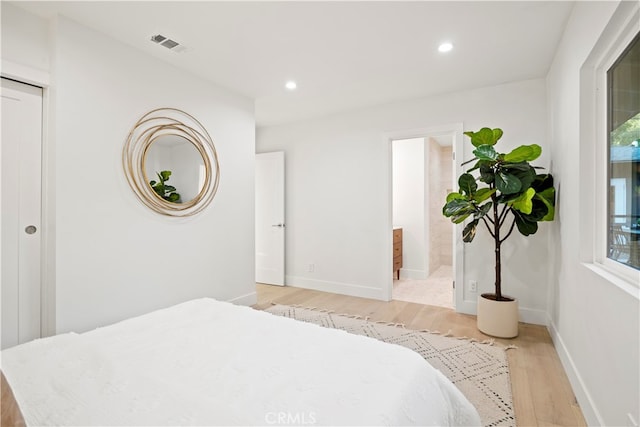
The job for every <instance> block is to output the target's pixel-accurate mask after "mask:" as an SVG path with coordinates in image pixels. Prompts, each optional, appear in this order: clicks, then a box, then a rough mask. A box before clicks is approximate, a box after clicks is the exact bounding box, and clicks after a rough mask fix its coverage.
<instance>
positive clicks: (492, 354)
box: [265, 304, 516, 426]
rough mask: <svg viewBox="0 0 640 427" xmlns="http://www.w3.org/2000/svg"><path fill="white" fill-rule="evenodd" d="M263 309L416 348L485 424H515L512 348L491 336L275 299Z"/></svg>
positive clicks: (412, 348)
mask: <svg viewBox="0 0 640 427" xmlns="http://www.w3.org/2000/svg"><path fill="white" fill-rule="evenodd" d="M265 311H268V312H270V313H273V314H276V315H279V316H285V317H290V318H293V319H297V320H301V321H304V322H310V323H315V324H318V325H320V326H324V327H327V328H336V329H342V330H344V331H347V332H350V333H352V334H358V335H365V336H368V337H371V338H375V339H378V340H380V341H384V342H388V343H392V344H398V345H402V346H404V347H407V348H410V349H411V350H414V351H417V352H418V353H419V354H420V355H421V356H422V357H424V358H425V359H426V360H427V361H428V362H429V363H430V364H431V365H432V366H433V367H435V368H436V369H438V370H440V371H441V372H442V373H443V374H444V375H446V377H447V378H449V380H451V382H452V383H454V384H455V385H456V387H458V388H459V389H460V391H462V393H464V395H465V396H466V397H467V399H469V401H470V402H471V403H472V404H473V405H474V406H475V407H476V409H477V410H478V413H479V414H480V418H481V419H482V423H483V425H484V426H515V425H516V421H515V415H514V411H513V398H512V396H511V381H510V378H509V365H508V363H507V355H506V350H507V349H508V347H506V348H505V347H500V346H497V345H493V342H492V341H489V342H478V341H474V340H470V339H467V338H452V337H448V336H443V335H439V334H438V333H434V332H429V331H415V330H411V329H405V328H404V327H402V325H394V324H385V323H376V322H371V321H368V320H366V319H362V318H358V317H354V316H348V315H340V314H335V313H332V312H328V311H323V310H315V309H308V308H301V307H295V306H286V305H278V304H275V305H273V306H271V307H269V308H267V309H266V310H265Z"/></svg>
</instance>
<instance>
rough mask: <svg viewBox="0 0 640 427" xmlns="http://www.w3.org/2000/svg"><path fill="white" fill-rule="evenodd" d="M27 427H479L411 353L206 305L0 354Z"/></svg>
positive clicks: (440, 378)
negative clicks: (338, 426)
mask: <svg viewBox="0 0 640 427" xmlns="http://www.w3.org/2000/svg"><path fill="white" fill-rule="evenodd" d="M2 370H3V371H4V372H5V375H6V377H7V380H8V381H9V384H10V385H11V387H12V388H13V391H14V394H15V397H16V400H17V402H18V404H19V406H20V408H21V410H22V412H23V415H24V417H25V420H26V422H27V424H28V425H83V426H84V425H87V426H89V425H92V426H95V425H102V426H111V425H120V426H125V425H127V426H137V425H265V426H268V425H279V426H282V425H306V426H309V425H354V426H355V425H389V426H391V425H393V426H395V425H419V426H427V425H437V426H447V425H479V424H480V419H479V416H478V414H477V412H476V410H475V409H474V408H473V406H472V405H471V404H470V403H469V402H468V401H467V399H466V398H465V397H464V396H463V395H462V393H460V391H459V390H458V389H457V388H456V387H455V386H454V385H453V384H452V383H451V382H450V381H449V380H448V379H447V378H446V377H445V376H444V375H442V374H441V373H440V372H439V371H437V370H435V369H434V368H432V367H431V365H429V364H428V363H427V362H426V361H425V360H424V359H423V358H422V357H421V356H420V355H419V354H417V353H415V352H413V351H411V350H409V349H406V348H404V347H400V346H396V345H391V344H387V343H383V342H381V341H377V340H375V339H371V338H367V337H363V336H359V335H352V334H348V333H346V332H343V331H339V330H335V329H327V328H322V327H320V326H316V325H312V324H308V323H302V322H298V321H295V320H292V319H288V318H284V317H279V316H274V315H272V314H269V313H266V312H261V311H257V310H254V309H251V308H248V307H241V306H235V305H233V304H230V303H224V302H219V301H215V300H212V299H199V300H193V301H189V302H186V303H183V304H179V305H176V306H173V307H170V308H167V309H163V310H158V311H155V312H152V313H149V314H146V315H143V316H140V317H136V318H133V319H129V320H126V321H123V322H120V323H116V324H114V325H111V326H108V327H104V328H100V329H96V330H94V331H91V332H86V333H83V334H74V333H68V334H62V335H58V336H55V337H50V338H45V339H40V340H36V341H33V342H30V343H27V344H23V345H20V346H17V347H14V348H11V349H8V350H5V351H3V352H2Z"/></svg>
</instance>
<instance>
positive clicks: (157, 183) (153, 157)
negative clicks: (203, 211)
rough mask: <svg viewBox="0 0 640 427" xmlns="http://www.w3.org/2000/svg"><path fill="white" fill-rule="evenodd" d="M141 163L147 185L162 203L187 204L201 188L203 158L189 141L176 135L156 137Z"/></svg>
mask: <svg viewBox="0 0 640 427" xmlns="http://www.w3.org/2000/svg"><path fill="white" fill-rule="evenodd" d="M144 163H145V171H144V172H145V174H146V178H147V182H148V183H149V185H150V186H151V188H152V189H153V190H154V191H155V193H156V194H157V195H158V197H162V198H163V199H164V200H167V201H169V202H172V203H187V202H189V201H191V200H193V199H195V198H196V196H197V195H198V194H199V193H200V191H202V188H203V187H204V183H205V178H206V169H205V164H204V159H203V158H202V155H201V154H200V152H199V151H198V150H197V149H196V147H195V146H194V145H193V144H192V143H191V142H189V141H188V140H187V139H185V138H183V137H181V136H179V135H162V136H160V137H158V138H156V139H155V140H154V141H153V143H152V144H151V145H150V146H149V149H148V150H147V152H146V155H145V159H144Z"/></svg>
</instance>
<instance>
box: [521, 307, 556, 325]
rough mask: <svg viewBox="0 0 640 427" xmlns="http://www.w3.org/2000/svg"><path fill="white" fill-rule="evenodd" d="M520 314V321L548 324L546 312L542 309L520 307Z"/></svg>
mask: <svg viewBox="0 0 640 427" xmlns="http://www.w3.org/2000/svg"><path fill="white" fill-rule="evenodd" d="M518 313H519V314H520V321H521V322H524V323H530V324H532V325H542V326H548V324H549V318H548V316H547V313H546V312H545V311H543V310H537V309H533V308H526V307H524V308H523V307H520V309H519V310H518Z"/></svg>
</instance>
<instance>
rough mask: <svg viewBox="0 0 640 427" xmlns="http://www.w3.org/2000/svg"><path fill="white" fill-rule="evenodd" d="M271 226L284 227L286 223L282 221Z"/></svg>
mask: <svg viewBox="0 0 640 427" xmlns="http://www.w3.org/2000/svg"><path fill="white" fill-rule="evenodd" d="M271 226H272V227H278V228H283V227H284V224H283V223H280V224H272V225H271Z"/></svg>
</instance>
